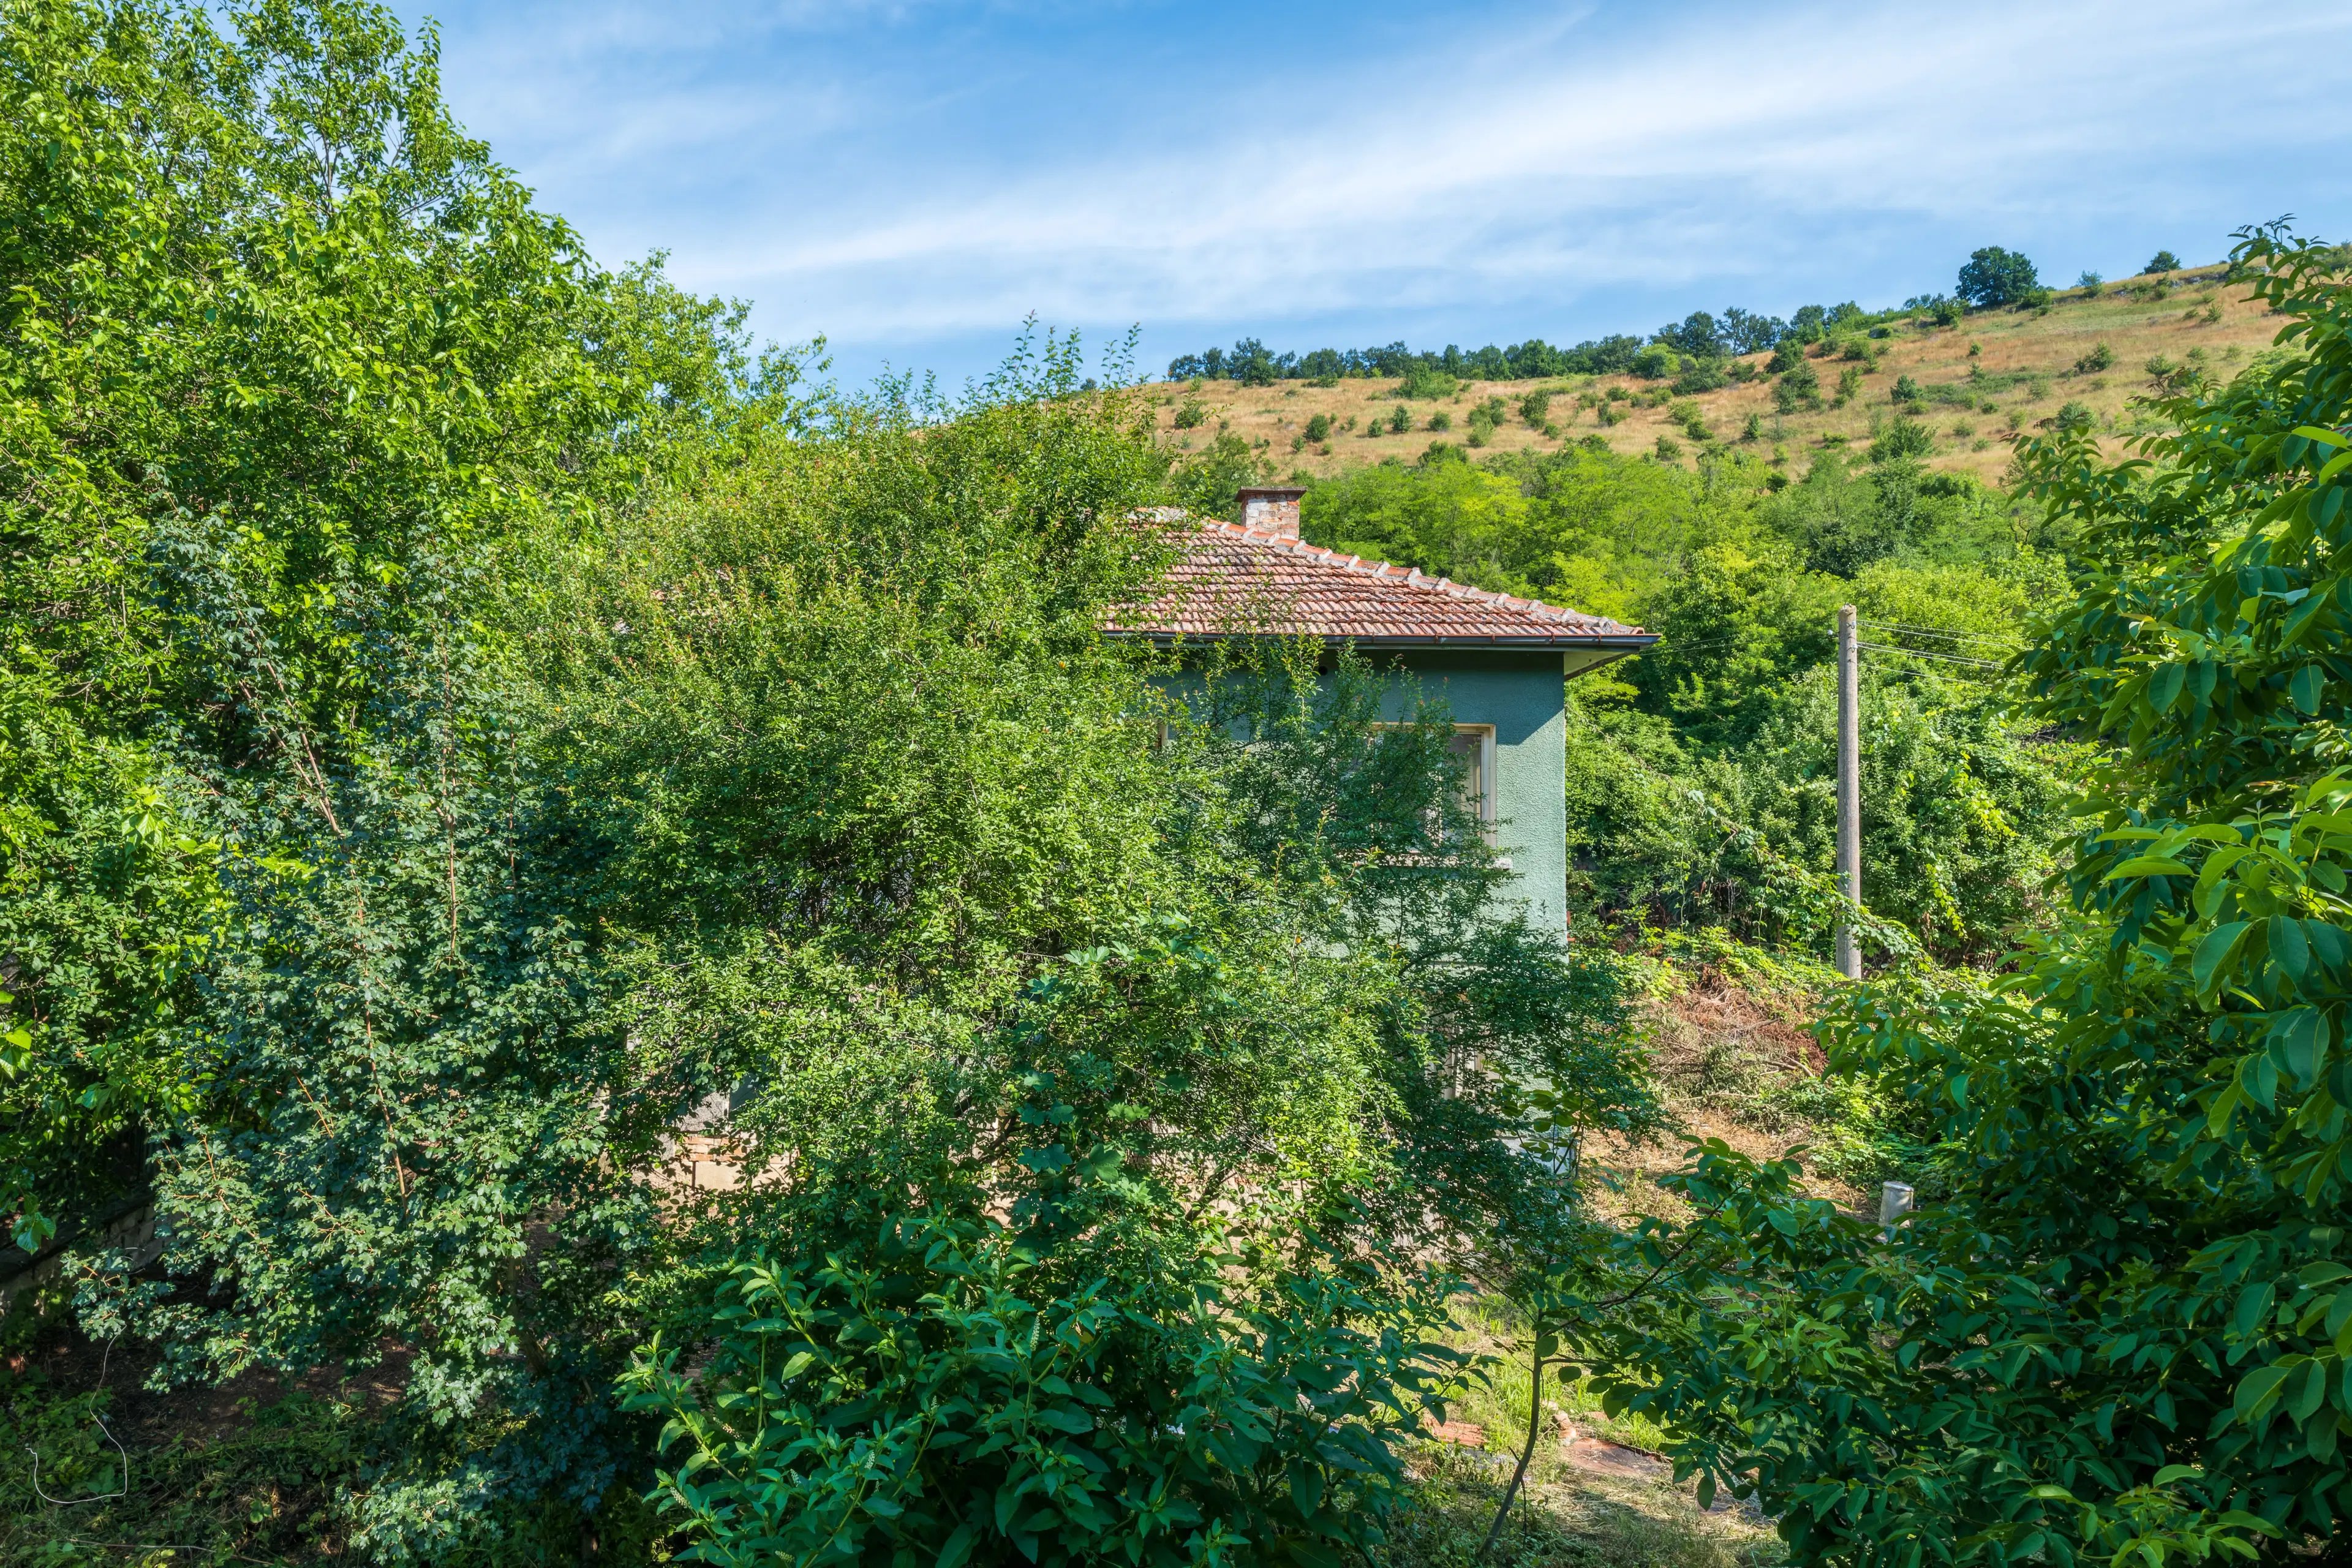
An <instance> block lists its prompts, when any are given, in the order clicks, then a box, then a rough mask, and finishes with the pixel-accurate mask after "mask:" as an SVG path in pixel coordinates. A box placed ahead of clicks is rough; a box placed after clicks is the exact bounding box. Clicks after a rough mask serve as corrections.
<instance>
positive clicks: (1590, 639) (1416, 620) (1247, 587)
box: [1103, 513, 1657, 652]
mask: <svg viewBox="0 0 2352 1568" xmlns="http://www.w3.org/2000/svg"><path fill="white" fill-rule="evenodd" d="M1155 521H1161V522H1164V523H1171V524H1173V525H1174V526H1176V527H1177V528H1179V529H1180V530H1181V529H1184V528H1190V529H1191V530H1192V534H1191V536H1190V537H1189V538H1181V537H1180V549H1181V554H1180V555H1179V556H1178V558H1177V561H1176V563H1175V565H1174V566H1172V567H1171V569H1170V570H1169V574H1168V580H1169V591H1168V592H1167V593H1166V594H1164V595H1161V596H1160V598H1159V599H1157V600H1156V601H1154V602H1153V603H1151V604H1150V605H1141V606H1139V607H1138V608H1136V609H1133V610H1130V611H1129V612H1127V613H1126V614H1124V615H1122V616H1119V617H1118V618H1117V619H1115V620H1113V621H1111V622H1109V623H1108V624H1107V625H1106V626H1104V628H1103V629H1104V630H1105V631H1107V632H1108V633H1110V634H1111V635H1113V636H1115V637H1151V638H1152V639H1154V640H1155V641H1169V640H1172V639H1173V638H1175V637H1187V638H1203V637H1230V636H1234V635H1236V634H1240V635H1252V634H1255V635H1263V636H1276V637H1299V636H1305V637H1328V638H1330V639H1332V640H1334V641H1338V640H1341V639H1348V640H1352V641H1355V642H1359V643H1363V644H1366V645H1369V646H1373V647H1382V646H1386V647H1397V646H1403V645H1413V644H1421V645H1427V646H1437V645H1445V646H1453V647H1518V648H1535V649H1548V648H1560V649H1569V648H1616V649H1622V650H1624V651H1627V652H1633V651H1638V650H1639V649H1641V648H1643V647H1648V646H1649V645H1650V644H1652V643H1654V642H1655V641H1656V640H1657V637H1656V636H1655V635H1654V634H1653V633H1649V632H1644V631H1643V630H1642V628H1641V627H1639V626H1620V625H1618V624H1617V623H1616V622H1615V621H1612V620H1610V619H1608V618H1606V617H1605V616H1588V615H1586V614H1584V613H1583V612H1582V611H1580V610H1570V609H1565V608H1563V607H1561V606H1559V605H1547V604H1545V603H1544V602H1543V601H1541V600H1540V599H1518V598H1513V597H1512V596H1511V595H1508V594H1492V593H1488V592H1487V591H1486V590H1485V589H1483V588H1473V587H1470V586H1468V585H1467V584H1462V583H1456V582H1454V581H1452V580H1450V579H1448V578H1444V577H1432V576H1429V575H1427V574H1424V573H1423V572H1421V571H1419V570H1417V569H1415V568H1412V567H1410V566H1392V565H1391V564H1389V563H1387V562H1385V561H1367V560H1365V559H1364V558H1363V557H1362V556H1360V555H1342V554H1340V553H1339V552H1336V551H1331V550H1326V549H1324V548H1322V547H1321V546H1320V545H1315V544H1307V543H1304V542H1301V541H1299V540H1297V539H1294V538H1290V537H1288V536H1286V535H1284V534H1278V533H1269V532H1264V531H1256V530H1252V529H1248V528H1244V527H1243V526H1242V525H1241V524H1239V523H1233V522H1222V521H1212V522H1200V521H1193V520H1191V519H1185V518H1181V515H1180V516H1178V517H1170V516H1168V515H1167V514H1165V513H1161V514H1160V515H1159V516H1158V517H1157V518H1156V520H1155Z"/></svg>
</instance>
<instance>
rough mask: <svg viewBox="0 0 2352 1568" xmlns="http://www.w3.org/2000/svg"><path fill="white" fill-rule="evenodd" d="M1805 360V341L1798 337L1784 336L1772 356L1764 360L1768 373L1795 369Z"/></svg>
mask: <svg viewBox="0 0 2352 1568" xmlns="http://www.w3.org/2000/svg"><path fill="white" fill-rule="evenodd" d="M1804 360H1805V345H1804V342H1803V341H1802V340H1801V339H1798V338H1782V339H1781V340H1780V342H1779V343H1778V344H1777V345H1775V346H1774V348H1773V350H1772V357H1771V358H1770V359H1769V360H1766V361H1765V362H1764V373H1765V374H1767V375H1780V374H1783V373H1784V372H1787V371H1791V370H1794V369H1795V368H1796V367H1797V366H1799V365H1800V364H1802V363H1804Z"/></svg>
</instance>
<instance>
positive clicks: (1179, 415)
mask: <svg viewBox="0 0 2352 1568" xmlns="http://www.w3.org/2000/svg"><path fill="white" fill-rule="evenodd" d="M1208 422H1209V405H1207V404H1205V403H1202V401H1201V400H1200V399H1199V398H1197V397H1188V398H1186V399H1185V400H1184V401H1183V402H1182V403H1181V404H1178V405H1176V428H1177V429H1179V430H1197V429H1199V428H1200V427H1201V426H1203V425H1205V424H1207V423H1208Z"/></svg>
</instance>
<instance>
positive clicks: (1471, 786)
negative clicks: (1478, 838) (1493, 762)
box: [1453, 730, 1488, 818]
mask: <svg viewBox="0 0 2352 1568" xmlns="http://www.w3.org/2000/svg"><path fill="white" fill-rule="evenodd" d="M1453 747H1454V759H1455V761H1456V762H1457V763H1458V764H1459V765H1460V767H1461V770H1462V771H1461V773H1460V775H1459V776H1460V778H1461V780H1462V805H1463V806H1464V808H1465V809H1466V810H1469V811H1472V812H1475V813H1476V814H1477V815H1478V816H1480V817H1482V818H1483V817H1485V816H1486V815H1487V811H1486V805H1487V794H1488V791H1487V787H1486V735H1485V733H1484V732H1483V731H1477V730H1457V731H1454V742H1453Z"/></svg>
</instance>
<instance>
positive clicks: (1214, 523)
mask: <svg viewBox="0 0 2352 1568" xmlns="http://www.w3.org/2000/svg"><path fill="white" fill-rule="evenodd" d="M1152 520H1155V521H1176V524H1190V527H1192V531H1195V536H1204V538H1218V541H1228V543H1230V545H1240V548H1246V550H1251V552H1265V557H1261V560H1267V557H1275V555H1277V552H1279V555H1282V557H1289V560H1294V562H1298V564H1301V566H1306V569H1307V572H1310V574H1312V572H1315V569H1324V572H1331V574H1336V576H1343V578H1357V581H1362V583H1364V585H1367V588H1373V585H1383V588H1385V585H1400V588H1416V590H1428V595H1425V597H1423V595H1413V597H1416V599H1421V605H1430V602H1433V599H1451V602H1454V605H1463V606H1470V605H1477V606H1486V609H1489V611H1498V614H1500V616H1503V618H1510V621H1519V623H1522V626H1524V623H1528V621H1536V623H1543V626H1550V627H1564V635H1573V637H1578V639H1583V637H1639V639H1644V642H1649V639H1651V632H1644V630H1642V627H1639V626H1622V623H1618V621H1613V618H1612V616H1597V614H1590V611H1580V609H1573V606H1569V605H1545V602H1543V599H1536V597H1519V595H1515V593H1503V590H1498V588H1479V585H1475V583H1458V581H1454V578H1451V576H1444V574H1434V572H1423V569H1421V566H1413V564H1406V562H1388V560H1367V557H1364V555H1357V552H1348V555H1343V552H1340V550H1334V548H1328V545H1315V543H1307V541H1306V538H1301V536H1298V533H1289V531H1279V533H1277V531H1275V529H1263V527H1249V524H1244V521H1228V520H1223V517H1200V515H1195V512H1185V510H1181V508H1152ZM1267 564H1270V560H1267ZM1334 588H1339V585H1336V583H1334ZM1185 593H1192V590H1179V595H1185ZM1318 593H1322V590H1318ZM1400 609H1402V606H1400ZM1433 611H1434V606H1433ZM1434 614H1440V616H1444V614H1473V611H1434ZM1343 618H1345V616H1343ZM1376 618H1379V616H1376ZM1409 618H1416V616H1409ZM1139 630H1140V627H1139ZM1327 635H1328V632H1327ZM1430 635H1433V637H1434V639H1437V642H1451V639H1454V637H1470V639H1477V637H1479V632H1444V630H1430ZM1486 635H1489V637H1494V635H1498V632H1494V630H1491V623H1489V632H1486ZM1548 635H1550V632H1548ZM1506 637H1507V635H1506Z"/></svg>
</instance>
